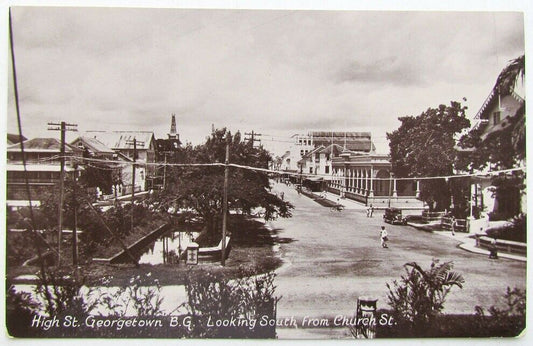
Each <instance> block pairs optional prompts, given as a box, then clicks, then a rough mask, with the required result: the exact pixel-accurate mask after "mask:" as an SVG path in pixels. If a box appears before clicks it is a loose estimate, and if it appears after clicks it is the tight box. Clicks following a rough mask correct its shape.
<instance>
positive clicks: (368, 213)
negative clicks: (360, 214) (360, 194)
mask: <svg viewBox="0 0 533 346" xmlns="http://www.w3.org/2000/svg"><path fill="white" fill-rule="evenodd" d="M366 217H370V207H368V208H366Z"/></svg>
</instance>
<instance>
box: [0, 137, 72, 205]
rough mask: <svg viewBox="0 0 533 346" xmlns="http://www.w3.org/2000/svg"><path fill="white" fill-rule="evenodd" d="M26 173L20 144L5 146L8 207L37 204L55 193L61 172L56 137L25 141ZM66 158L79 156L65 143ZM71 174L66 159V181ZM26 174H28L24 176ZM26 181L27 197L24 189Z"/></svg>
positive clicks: (70, 165) (59, 146) (59, 151)
mask: <svg viewBox="0 0 533 346" xmlns="http://www.w3.org/2000/svg"><path fill="white" fill-rule="evenodd" d="M24 154H25V158H26V173H25V172H24V165H23V161H22V151H21V148H20V143H18V144H13V145H11V146H8V147H7V164H6V172H7V177H6V178H7V179H6V180H7V181H6V187H7V202H8V206H10V205H12V206H24V205H26V202H27V201H28V200H29V199H31V200H32V201H38V200H39V199H40V198H41V197H42V196H44V195H45V194H46V193H54V191H55V190H54V189H55V188H56V184H57V183H58V182H59V177H60V171H61V165H60V163H61V160H60V154H61V143H60V141H59V140H57V139H55V138H33V139H30V140H25V141H24ZM65 155H66V156H67V157H71V156H81V155H82V151H81V150H79V149H78V148H76V147H74V146H71V145H69V144H65ZM73 171H74V168H73V165H72V161H71V160H70V159H66V163H65V173H66V179H68V178H69V176H70V175H72V172H73ZM25 174H27V175H25ZM26 178H27V181H28V187H29V190H30V196H28V192H27V189H26ZM14 201H18V202H14Z"/></svg>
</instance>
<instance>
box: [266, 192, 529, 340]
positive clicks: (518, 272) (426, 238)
mask: <svg viewBox="0 0 533 346" xmlns="http://www.w3.org/2000/svg"><path fill="white" fill-rule="evenodd" d="M274 191H275V192H281V191H283V192H284V195H285V199H287V200H289V201H291V202H292V203H293V205H294V206H295V209H294V211H293V217H292V218H290V219H278V220H275V221H273V222H271V226H272V227H273V228H274V229H275V230H276V232H277V236H278V237H279V238H280V241H281V245H280V248H279V254H280V257H281V258H282V260H283V261H284V264H283V266H282V267H281V268H279V269H278V270H277V274H278V275H277V278H276V283H275V284H276V286H277V290H276V292H277V294H278V296H282V298H281V300H280V302H279V303H278V317H290V316H294V317H295V318H297V319H302V318H303V317H304V316H309V317H313V318H319V317H334V316H336V315H338V314H343V315H352V314H353V313H354V311H355V306H356V300H357V297H359V296H370V297H374V298H377V299H378V309H379V308H386V307H387V287H386V286H385V284H386V283H391V282H392V281H393V280H394V279H399V278H400V275H402V274H403V273H404V269H403V265H404V264H405V263H407V262H413V261H415V262H417V263H418V264H420V265H421V266H422V267H423V268H428V267H429V265H430V263H431V260H432V259H433V258H435V259H439V260H440V261H453V262H454V265H455V267H454V269H455V270H456V271H458V272H460V273H461V274H462V275H463V276H464V278H465V284H464V287H463V289H459V288H457V287H454V288H453V289H452V291H451V293H450V294H449V296H448V299H447V301H446V303H445V312H449V313H474V307H475V306H476V305H481V306H483V307H485V308H488V307H489V306H490V305H496V304H498V303H503V295H504V293H505V290H506V288H507V286H510V287H511V288H513V287H519V288H521V289H525V286H526V264H525V263H524V262H518V261H512V260H507V259H499V260H489V259H488V258H487V256H484V255H480V254H475V253H470V252H467V251H465V250H462V249H460V248H458V245H459V241H457V240H454V239H452V238H449V237H445V236H442V235H439V234H434V233H428V232H424V231H420V230H417V229H414V228H412V227H410V226H392V225H388V224H385V223H383V221H382V220H383V219H382V216H383V212H382V211H377V212H375V213H374V217H373V218H367V217H366V213H365V211H364V210H363V209H361V210H344V211H342V212H332V211H330V210H329V208H326V207H323V206H321V205H319V204H318V203H316V202H314V201H313V200H311V199H309V198H308V197H306V196H303V195H298V194H297V192H296V191H295V190H294V188H292V187H287V186H285V185H283V184H276V185H275V187H274ZM381 225H386V227H387V230H388V233H389V239H390V241H389V248H388V249H384V248H381V246H380V243H379V230H380V226H381ZM292 336H294V337H296V335H292ZM302 336H304V335H302ZM305 336H310V335H305ZM280 337H283V331H282V330H280ZM311 337H313V336H312V335H311Z"/></svg>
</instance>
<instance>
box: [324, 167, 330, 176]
mask: <svg viewBox="0 0 533 346" xmlns="http://www.w3.org/2000/svg"><path fill="white" fill-rule="evenodd" d="M324 168H325V169H326V174H329V166H326V167H324Z"/></svg>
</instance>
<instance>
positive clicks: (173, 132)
mask: <svg viewBox="0 0 533 346" xmlns="http://www.w3.org/2000/svg"><path fill="white" fill-rule="evenodd" d="M168 139H179V137H178V132H177V131H176V114H174V113H172V120H171V122H170V133H169V134H168Z"/></svg>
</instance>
